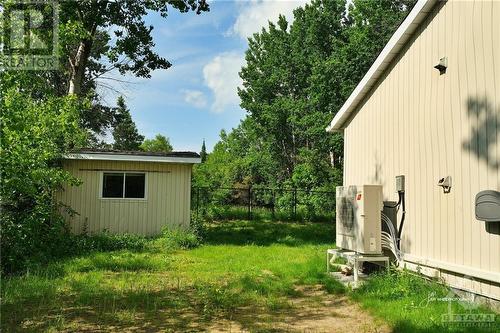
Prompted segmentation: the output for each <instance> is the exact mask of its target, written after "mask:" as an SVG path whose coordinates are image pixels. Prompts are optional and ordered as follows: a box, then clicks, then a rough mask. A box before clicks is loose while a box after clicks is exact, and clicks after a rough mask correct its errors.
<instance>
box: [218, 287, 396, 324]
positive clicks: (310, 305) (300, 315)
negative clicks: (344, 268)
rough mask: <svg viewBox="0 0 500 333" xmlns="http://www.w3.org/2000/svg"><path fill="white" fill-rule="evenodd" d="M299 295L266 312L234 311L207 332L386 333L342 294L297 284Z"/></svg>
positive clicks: (375, 320)
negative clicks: (277, 310) (274, 311)
mask: <svg viewBox="0 0 500 333" xmlns="http://www.w3.org/2000/svg"><path fill="white" fill-rule="evenodd" d="M299 291H300V292H301V293H302V296H301V297H297V298H291V300H290V303H291V304H290V305H291V307H290V309H287V310H284V311H282V312H281V313H280V314H278V315H274V316H270V315H269V314H265V313H256V312H255V310H253V311H252V312H250V311H245V310H241V311H237V312H236V313H235V314H234V317H233V318H234V319H233V320H226V319H223V320H220V321H217V322H216V324H213V325H212V326H211V327H210V328H209V329H208V331H209V332H262V331H264V332H307V333H330V332H360V333H363V332H365V333H371V332H377V333H386V332H387V333H388V332H391V331H392V330H391V329H390V327H389V326H388V325H387V324H385V323H384V322H382V321H380V320H378V319H376V318H374V317H373V316H371V315H370V314H368V313H367V312H366V311H364V310H362V309H361V308H360V307H359V305H358V304H356V303H355V302H353V301H351V300H350V299H349V298H348V297H346V296H338V295H329V294H327V293H326V292H324V291H323V290H321V289H320V287H307V288H300V289H299Z"/></svg>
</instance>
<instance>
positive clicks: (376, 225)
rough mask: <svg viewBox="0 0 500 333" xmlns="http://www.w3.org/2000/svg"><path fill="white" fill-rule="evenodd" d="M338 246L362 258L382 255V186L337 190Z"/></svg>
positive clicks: (351, 187) (341, 188)
mask: <svg viewBox="0 0 500 333" xmlns="http://www.w3.org/2000/svg"><path fill="white" fill-rule="evenodd" d="M336 199H337V207H336V208H337V213H336V227H337V228H336V230H337V234H336V241H337V246H338V247H340V248H342V249H345V250H349V251H354V252H358V253H362V254H380V253H381V252H382V245H381V233H380V232H381V229H382V226H381V224H382V222H381V211H382V209H383V201H382V186H381V185H362V186H339V187H337V197H336Z"/></svg>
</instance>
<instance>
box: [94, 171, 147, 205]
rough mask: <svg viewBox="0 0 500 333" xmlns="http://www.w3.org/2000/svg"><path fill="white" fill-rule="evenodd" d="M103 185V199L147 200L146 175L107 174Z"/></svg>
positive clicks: (104, 176)
mask: <svg viewBox="0 0 500 333" xmlns="http://www.w3.org/2000/svg"><path fill="white" fill-rule="evenodd" d="M102 184H103V186H102V197H103V198H129V199H144V198H145V192H146V191H145V188H146V175H145V174H144V173H123V172H120V173H116V172H113V173H111V172H105V173H104V174H103V180H102Z"/></svg>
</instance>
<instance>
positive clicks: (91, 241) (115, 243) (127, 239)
mask: <svg viewBox="0 0 500 333" xmlns="http://www.w3.org/2000/svg"><path fill="white" fill-rule="evenodd" d="M148 241H149V240H148V238H146V237H144V236H139V235H131V234H121V235H114V234H110V233H106V232H105V233H100V234H96V235H71V236H70V237H69V239H68V241H67V242H66V243H67V247H68V249H66V250H69V248H72V249H71V250H69V251H68V252H69V254H71V255H78V254H85V253H89V252H95V251H97V252H105V251H117V250H130V251H141V250H143V249H144V248H145V247H146V244H147V243H148Z"/></svg>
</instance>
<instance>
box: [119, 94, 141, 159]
mask: <svg viewBox="0 0 500 333" xmlns="http://www.w3.org/2000/svg"><path fill="white" fill-rule="evenodd" d="M113 139H114V140H115V142H114V143H113V148H114V149H117V150H139V148H140V146H141V143H142V141H143V140H144V136H142V135H140V134H139V132H138V131H137V127H136V126H135V123H134V121H133V120H132V116H131V115H130V111H129V110H128V108H127V105H125V100H124V99H123V97H122V96H120V97H118V101H117V108H116V115H115V124H114V128H113Z"/></svg>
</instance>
